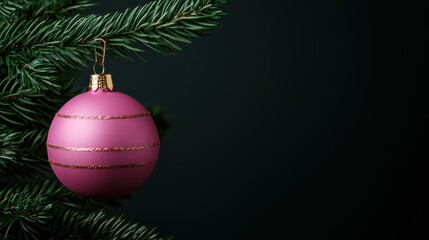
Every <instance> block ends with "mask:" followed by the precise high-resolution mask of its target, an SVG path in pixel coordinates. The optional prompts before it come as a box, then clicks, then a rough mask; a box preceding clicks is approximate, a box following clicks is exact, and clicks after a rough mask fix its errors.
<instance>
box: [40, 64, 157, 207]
mask: <svg viewBox="0 0 429 240" xmlns="http://www.w3.org/2000/svg"><path fill="white" fill-rule="evenodd" d="M103 67H104V66H103ZM46 145H47V149H48V157H49V162H50V163H51V166H52V169H53V171H54V172H55V175H56V176H57V177H58V179H59V180H60V181H61V182H62V183H63V184H64V185H65V186H66V187H67V188H69V189H70V190H71V191H73V192H75V193H78V194H80V195H82V196H86V197H89V198H94V199H98V200H106V199H113V198H119V197H123V196H125V195H127V194H129V193H131V192H133V191H134V190H136V189H137V188H138V187H139V186H141V185H142V184H143V183H144V182H145V181H146V180H147V179H148V177H149V176H150V174H151V173H152V170H153V169H154V167H155V163H156V161H157V160H158V152H159V137H158V132H157V130H156V126H155V124H154V122H153V120H152V118H151V116H150V113H149V112H148V111H147V110H146V109H145V108H144V107H143V106H142V105H141V104H140V103H139V102H137V101H136V100H135V99H133V98H132V97H130V96H128V95H126V94H123V93H120V92H116V91H113V83H112V78H111V75H110V74H94V75H91V81H90V90H89V91H88V92H85V93H82V94H80V95H78V96H76V97H74V98H72V99H71V100H70V101H68V102H67V103H66V104H65V105H64V106H63V107H62V108H61V109H60V110H59V111H58V113H57V114H55V117H54V119H53V121H52V123H51V126H50V128H49V133H48V139H47V142H46Z"/></svg>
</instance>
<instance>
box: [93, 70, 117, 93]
mask: <svg viewBox="0 0 429 240" xmlns="http://www.w3.org/2000/svg"><path fill="white" fill-rule="evenodd" d="M89 89H90V90H92V91H94V92H95V91H97V89H101V91H104V90H105V89H108V90H110V91H113V80H112V74H91V76H90V78H89Z"/></svg>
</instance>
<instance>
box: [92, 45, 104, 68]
mask: <svg viewBox="0 0 429 240" xmlns="http://www.w3.org/2000/svg"><path fill="white" fill-rule="evenodd" d="M94 41H102V42H103V43H104V48H103V59H102V60H101V62H99V61H98V60H97V48H96V47H94V53H95V63H94V66H93V67H92V69H93V70H94V74H97V73H96V72H95V65H97V64H100V65H101V66H103V71H102V72H101V74H104V58H105V57H106V41H105V40H104V39H102V38H96V39H94Z"/></svg>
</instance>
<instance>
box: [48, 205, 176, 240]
mask: <svg viewBox="0 0 429 240" xmlns="http://www.w3.org/2000/svg"><path fill="white" fill-rule="evenodd" d="M53 225H54V226H53V229H52V230H50V231H49V232H47V233H45V234H44V237H45V239H48V238H50V239H76V238H77V239H123V240H137V239H138V240H169V239H172V238H171V237H170V238H162V237H158V235H159V234H158V233H155V230H156V229H155V228H148V227H145V226H141V225H139V224H136V223H134V224H132V223H130V222H129V221H128V220H127V219H125V218H124V217H123V216H120V217H112V216H109V215H108V214H106V213H105V212H104V211H98V212H92V213H91V214H89V215H82V214H80V213H79V212H77V211H67V212H65V213H64V214H62V215H61V216H59V217H58V218H56V219H54V224H53Z"/></svg>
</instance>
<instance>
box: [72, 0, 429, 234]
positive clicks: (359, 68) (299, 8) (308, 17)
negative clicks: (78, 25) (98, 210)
mask: <svg viewBox="0 0 429 240" xmlns="http://www.w3.org/2000/svg"><path fill="white" fill-rule="evenodd" d="M146 2H148V1H100V5H99V6H98V7H93V8H91V9H89V10H88V11H87V12H85V14H87V13H97V14H104V13H108V12H114V11H123V10H125V9H126V8H131V7H134V6H136V5H138V4H142V3H146ZM415 4H416V3H415V2H414V3H413V1H408V2H406V1H403V2H400V1H370V0H368V1H364V0H356V1H331V0H329V1H305V0H287V1H236V0H235V1H229V4H228V6H229V7H228V9H227V12H228V13H229V16H228V17H226V18H224V19H223V20H222V21H221V23H220V26H219V28H217V29H216V31H213V32H210V35H211V36H210V37H206V38H202V39H195V40H194V41H193V44H192V45H181V46H182V47H183V51H182V52H178V54H177V56H169V57H165V56H160V55H158V54H156V53H154V52H152V51H150V50H148V51H147V53H146V55H145V58H146V59H147V60H148V62H147V63H142V62H136V63H130V62H126V61H117V60H115V61H113V62H109V63H107V65H106V69H107V72H109V73H112V74H113V77H114V81H115V87H116V89H117V90H119V91H121V92H124V93H126V94H128V95H130V96H132V97H134V98H136V99H137V100H138V101H140V102H141V103H157V104H159V105H160V106H161V107H162V108H163V110H164V111H165V112H166V113H167V114H168V116H169V119H170V120H171V123H172V124H171V129H170V131H169V132H168V133H167V135H166V137H165V138H164V139H163V141H162V143H161V152H160V161H159V162H158V164H157V167H156V169H155V171H154V173H153V174H152V176H151V178H150V179H149V180H148V181H147V182H146V183H145V184H144V185H143V186H142V187H141V188H140V189H138V190H137V191H136V192H135V193H134V194H133V198H132V199H131V200H124V201H122V202H123V203H124V207H123V208H119V209H117V210H116V211H117V212H118V213H121V212H124V211H125V212H126V215H127V216H129V217H131V218H132V219H133V220H134V221H139V222H141V223H142V224H145V225H148V226H158V230H159V231H160V232H162V233H163V235H164V236H171V235H173V236H175V239H177V240H182V239H207V240H209V239H213V240H215V239H216V240H219V239H237V240H238V239H333V238H341V239H415V237H416V236H417V234H424V235H423V236H424V237H423V238H428V232H427V228H428V221H427V219H428V217H429V216H428V197H427V189H428V180H427V177H426V176H425V175H426V174H425V173H426V172H427V169H426V168H424V167H423V166H420V162H422V161H423V160H427V159H428V158H427V155H426V154H425V155H423V154H421V152H423V151H422V150H423V148H427V140H426V141H425V140H424V139H427V137H425V138H424V139H423V140H422V139H419V138H421V137H423V134H422V128H423V126H424V125H425V122H427V118H423V113H425V112H427V111H426V110H427V105H426V106H425V107H423V106H421V103H422V102H425V101H424V100H423V98H421V96H422V94H423V91H425V89H423V88H422V87H420V85H419V84H418V81H419V80H423V76H425V78H426V79H427V74H426V69H427V64H428V61H427V56H428V55H427V51H426V46H425V44H426V42H427V40H425V39H424V38H423V35H424V33H427V30H426V29H427V26H426V16H425V15H426V14H425V13H424V11H423V7H422V6H418V5H415ZM89 74H90V70H87V71H86V70H85V71H84V73H82V75H81V77H80V80H79V82H78V87H84V86H86V85H87V83H88V75H89Z"/></svg>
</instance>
